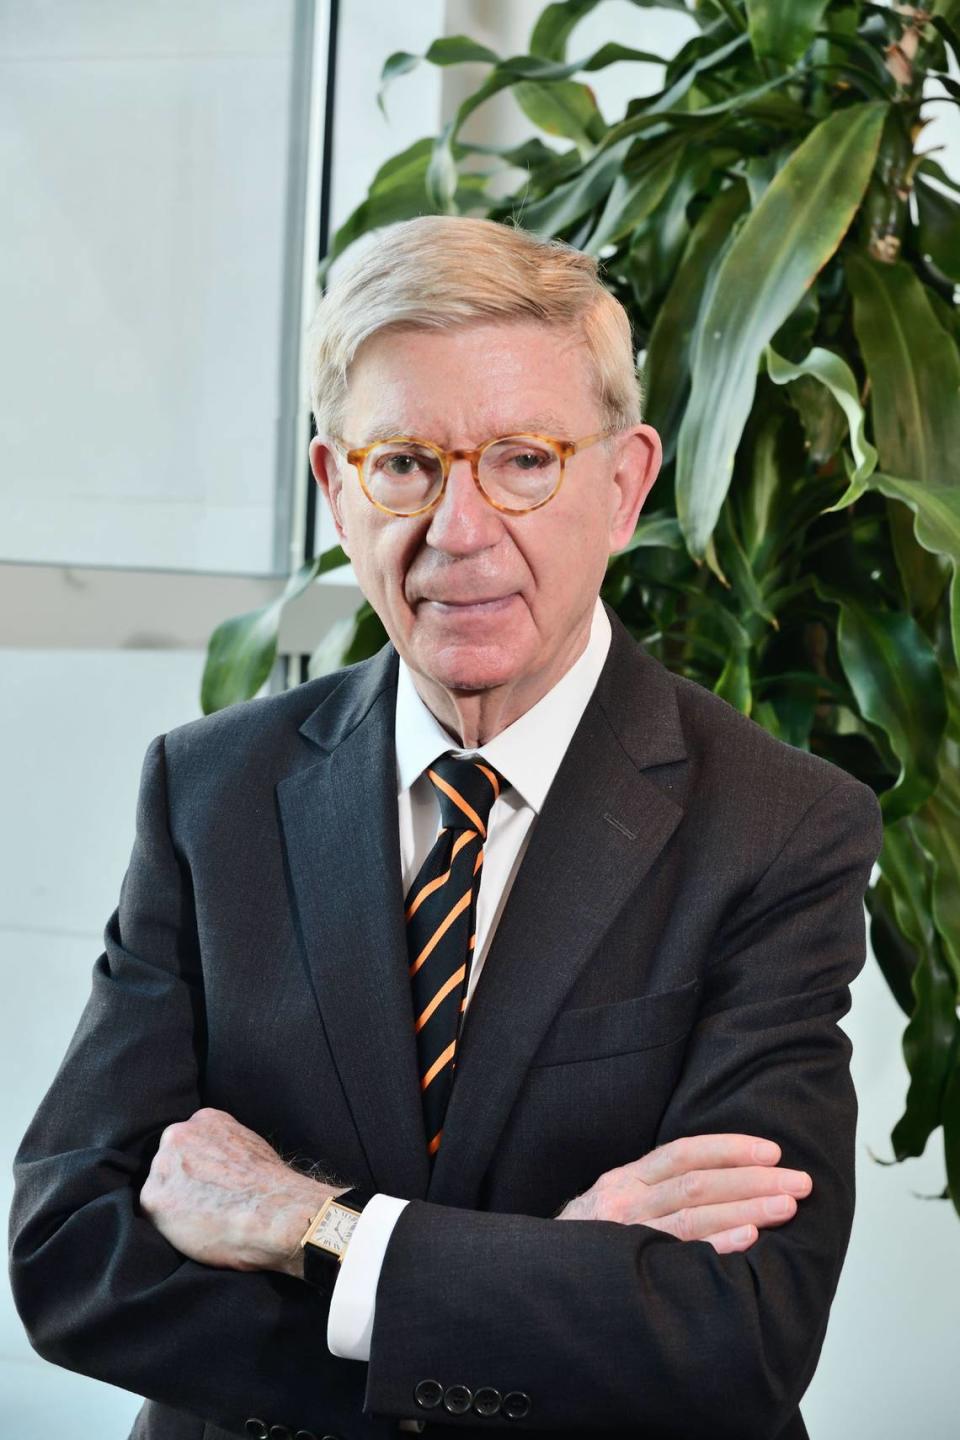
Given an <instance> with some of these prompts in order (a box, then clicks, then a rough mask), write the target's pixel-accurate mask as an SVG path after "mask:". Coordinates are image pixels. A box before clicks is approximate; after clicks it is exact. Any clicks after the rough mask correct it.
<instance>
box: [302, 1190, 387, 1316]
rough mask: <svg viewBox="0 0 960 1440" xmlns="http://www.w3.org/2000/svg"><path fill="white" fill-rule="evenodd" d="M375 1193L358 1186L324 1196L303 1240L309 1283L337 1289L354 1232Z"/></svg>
mask: <svg viewBox="0 0 960 1440" xmlns="http://www.w3.org/2000/svg"><path fill="white" fill-rule="evenodd" d="M374 1194H375V1192H374V1191H373V1190H362V1189H360V1188H359V1187H355V1188H354V1189H352V1190H345V1191H344V1192H343V1194H342V1195H330V1196H328V1198H327V1199H326V1200H324V1202H323V1204H322V1205H321V1206H320V1209H319V1210H318V1211H317V1213H316V1215H314V1217H313V1219H312V1220H311V1221H310V1224H309V1225H308V1226H307V1229H306V1232H305V1234H304V1236H303V1238H302V1240H301V1241H300V1244H301V1246H302V1248H303V1278H304V1280H306V1281H307V1282H308V1283H309V1284H311V1285H316V1286H317V1288H318V1289H321V1290H327V1291H332V1290H333V1287H334V1285H335V1284H336V1281H337V1276H338V1274H339V1273H340V1265H341V1263H342V1261H343V1257H344V1255H346V1253H347V1246H348V1245H349V1244H350V1239H351V1236H352V1235H353V1232H354V1230H355V1229H356V1228H357V1224H358V1222H359V1220H360V1216H361V1215H362V1214H363V1210H364V1207H365V1206H366V1205H367V1204H368V1203H369V1202H370V1201H371V1200H372V1199H373V1196H374Z"/></svg>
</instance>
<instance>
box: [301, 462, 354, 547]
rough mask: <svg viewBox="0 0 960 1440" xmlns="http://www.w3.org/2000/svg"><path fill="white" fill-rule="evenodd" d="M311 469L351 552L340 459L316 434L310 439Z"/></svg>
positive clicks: (339, 533)
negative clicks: (343, 506) (342, 502)
mask: <svg viewBox="0 0 960 1440" xmlns="http://www.w3.org/2000/svg"><path fill="white" fill-rule="evenodd" d="M310 469H311V470H312V471H313V478H314V479H315V480H316V482H317V484H318V485H319V487H320V489H321V490H322V491H323V495H324V498H325V500H326V502H327V504H328V505H329V507H330V514H331V515H332V516H333V523H334V525H335V526H336V529H337V536H338V538H339V540H340V544H341V546H342V547H343V551H344V553H345V554H346V555H349V554H350V549H349V546H348V542H347V529H346V524H345V522H344V517H343V510H342V506H341V501H342V498H343V472H342V471H341V469H340V461H339V457H338V455H337V452H336V450H334V448H333V446H332V445H331V444H330V443H329V442H328V441H327V440H325V439H324V438H323V437H322V436H319V435H318V436H316V437H315V438H314V439H313V440H311V441H310Z"/></svg>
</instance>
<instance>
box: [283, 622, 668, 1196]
mask: <svg viewBox="0 0 960 1440" xmlns="http://www.w3.org/2000/svg"><path fill="white" fill-rule="evenodd" d="M608 614H609V616H610V620H611V625H612V627H613V638H612V641H611V646H610V653H609V655H608V656H607V660H606V664H605V665H604V668H603V671H602V673H601V675H600V679H599V680H598V682H597V687H596V690H595V692H594V694H593V696H592V697H591V699H590V702H589V704H588V705H587V708H586V710H585V711H584V714H583V718H582V719H581V722H580V724H579V726H578V727H577V730H576V733H575V734H574V737H573V740H572V741H571V743H570V747H569V749H568V751H567V753H566V755H565V756H564V759H563V762H562V764H561V766H560V769H559V770H558V772H557V776H556V778H555V780H554V783H553V785H552V786H551V789H550V792H549V794H548V796H547V800H546V802H545V804H544V807H543V810H542V812H541V814H540V816H539V818H538V820H537V823H536V825H535V826H534V829H533V833H532V836H531V840H530V843H529V845H528V847H527V851H526V854H525V856H524V859H523V863H522V865H521V867H520V870H519V872H518V874H517V877H516V880H515V882H514V886H513V889H512V891H511V894H510V899H509V901H508V903H507V905H506V907H505V909H504V911H503V914H502V916H501V918H500V923H499V926H498V928H497V933H496V936H495V937H494V941H493V943H492V945H491V947H490V949H489V951H488V953H487V956H486V960H485V962H484V968H483V974H482V976H481V978H480V982H479V983H478V985H477V988H476V991H475V993H474V996H473V999H472V1000H471V1003H470V1008H469V1010H468V1012H467V1018H466V1022H465V1025H464V1030H463V1036H462V1040H461V1044H460V1047H459V1049H458V1054H457V1078H456V1083H455V1084H454V1086H453V1090H452V1092H451V1099H450V1104H449V1107H448V1110H447V1115H446V1119H445V1122H444V1134H443V1143H442V1145H441V1146H440V1150H439V1152H438V1154H437V1159H436V1163H435V1165H434V1170H433V1174H432V1176H431V1175H430V1171H429V1166H428V1163H427V1151H426V1135H425V1132H424V1123H423V1107H422V1103H421V1098H420V1088H419V1082H418V1078H417V1056H416V1042H415V1037H414V1030H413V1021H414V1017H413V1002H412V995H411V989H410V982H409V977H408V973H407V966H408V961H407V953H406V934H405V926H404V918H403V890H402V877H401V867H400V846H399V823H398V815H397V792H396V750H395V744H394V722H395V711H396V684H397V655H396V651H395V650H394V649H393V647H392V646H389V645H388V646H385V647H384V648H383V650H381V651H380V652H379V654H378V655H376V656H375V657H374V658H373V659H372V660H369V661H366V662H364V663H363V664H361V665H357V666H355V667H354V668H353V669H352V670H351V671H349V672H348V673H347V675H346V676H345V677H344V679H343V681H342V682H341V684H340V685H339V686H338V687H337V688H336V689H335V690H334V691H333V692H331V694H330V695H328V696H327V698H326V699H325V700H324V702H323V703H322V704H321V705H320V706H319V707H318V708H317V709H316V710H315V711H313V713H312V714H311V715H310V716H309V717H308V718H307V720H306V721H305V722H304V723H303V725H302V726H301V727H300V730H301V733H302V734H303V735H304V736H305V737H306V738H307V739H309V740H311V741H312V742H313V743H314V744H316V745H317V746H318V747H319V749H320V750H321V752H322V754H321V756H320V758H319V760H318V761H317V763H316V764H313V765H309V766H307V767H305V768H304V769H302V770H298V771H297V772H295V773H294V774H291V775H288V776H287V777H286V778H285V779H283V780H281V781H280V783H279V784H278V786H277V797H278V804H279V807H280V815H281V822H282V829H283V837H284V843H285V846H286V851H287V860H288V866H289V875H290V881H291V886H292V890H293V894H294V901H295V909H296V912H297V919H298V923H299V927H300V934H301V937H302V946H303V950H304V954H305V956H306V959H307V963H308V967H309V971H310V976H311V980H312V983H313V987H314V993H315V996H316V1001H317V1005H318V1007H319V1010H320V1013H321V1016H322V1019H323V1025H324V1030H325V1033H326V1037H327V1041H328V1044H329V1046H330V1050H331V1052H332V1054H333V1057H334V1060H335V1063H336V1065H337V1068H338V1071H339V1074H340V1078H341V1081H342V1084H343V1088H344V1092H345V1094H346V1096H347V1100H348V1102H349V1104H350V1107H351V1111H352V1114H353V1118H354V1122H355V1124H356V1127H357V1132H358V1134H359V1136H360V1140H361V1143H362V1145H363V1148H364V1152H365V1154H366V1156H367V1160H368V1164H369V1167H370V1177H369V1178H370V1181H371V1183H373V1184H374V1185H375V1186H378V1187H380V1188H383V1189H386V1190H388V1191H390V1192H391V1193H393V1194H397V1195H401V1196H404V1197H406V1198H424V1197H426V1198H429V1199H430V1200H432V1201H435V1202H437V1203H439V1204H445V1205H460V1206H469V1205H471V1204H473V1203H475V1200H476V1195H477V1192H478V1189H479V1186H480V1184H481V1181H482V1179H483V1175H484V1172H485V1171H486V1169H487V1167H488V1166H489V1164H490V1161H491V1159H492V1157H493V1153H494V1150H495V1147H496V1142H497V1139H498V1137H499V1135H500V1132H501V1130H502V1128H503V1126H504V1124H505V1122H506V1119H507V1116H508V1114H509V1111H510V1108H511V1106H512V1104H513V1102H514V1100H515V1098H516V1095H517V1092H518V1090H519V1089H520V1086H521V1085H522V1083H523V1077H524V1074H525V1073H526V1070H527V1068H528V1066H529V1064H530V1061H531V1060H532V1058H533V1056H534V1054H535V1053H536V1050H537V1048H538V1047H539V1045H540V1043H541V1041H542V1039H543V1037H544V1035H545V1034H546V1031H547V1030H548V1028H549V1026H550V1023H551V1021H552V1019H553V1017H554V1016H555V1014H556V1012H557V1010H558V1009H559V1008H560V1006H561V1005H562V1003H563V1000H564V997H565V995H566V994H567V992H568V991H569V989H570V987H571V986H572V985H573V983H574V982H575V980H576V978H577V976H578V975H579V973H580V972H581V970H582V969H583V967H584V965H585V964H586V963H587V962H588V960H589V958H590V956H591V954H593V952H594V951H595V950H596V948H597V946H598V945H599V943H600V941H601V940H602V938H603V935H604V933H605V932H606V930H607V929H608V928H609V926H610V924H611V923H612V921H613V920H614V918H615V916H616V915H617V913H618V911H619V910H620V909H621V908H622V906H623V904H624V903H625V901H626V900H627V898H628V896H629V895H630V894H631V893H632V892H633V891H634V890H635V889H636V887H637V886H638V885H639V884H640V882H641V880H642V878H643V876H644V875H645V874H646V872H647V871H648V870H649V868H650V866H651V865H652V864H653V863H654V861H655V860H656V858H657V856H658V855H659V853H660V851H661V850H662V848H663V846H664V845H665V844H666V843H667V840H668V839H669V837H670V835H671V834H672V833H673V831H674V829H675V828H676V825H677V823H678V821H679V819H680V816H681V814H682V811H681V808H680V806H679V804H678V803H677V801H676V800H675V799H674V798H673V796H672V795H671V794H670V792H669V787H668V785H667V784H666V783H665V782H664V780H663V776H660V777H659V783H658V778H657V775H658V772H657V768H656V767H658V766H661V765H664V766H673V765H675V764H676V762H678V761H681V760H683V759H684V758H685V755H686V751H685V747H684V744H683V736H682V733H681V729H680V722H679V716H678V713H677V706H676V698H675V693H674V688H673V682H672V680H671V677H670V676H669V674H668V673H667V672H666V671H665V670H664V668H663V667H662V666H661V665H659V664H658V663H657V662H656V661H654V660H652V659H650V657H649V656H647V655H645V654H644V652H643V651H642V650H641V649H640V648H639V647H638V646H637V645H636V644H635V643H634V641H633V640H632V638H631V637H630V635H629V634H628V632H627V631H626V630H625V629H624V627H623V625H622V624H621V623H620V621H619V620H618V619H617V617H616V615H615V614H613V612H612V611H609V610H608ZM674 773H675V771H673V770H668V771H664V772H663V775H670V774H674ZM358 1178H359V1177H358Z"/></svg>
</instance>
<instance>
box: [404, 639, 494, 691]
mask: <svg viewBox="0 0 960 1440" xmlns="http://www.w3.org/2000/svg"><path fill="white" fill-rule="evenodd" d="M415 663H416V666H417V669H418V670H420V671H421V672H422V673H423V674H424V675H425V676H426V677H427V678H428V679H429V680H432V681H433V682H434V683H435V684H437V685H442V686H443V687H444V689H445V690H463V691H477V690H493V689H494V688H495V687H496V686H498V685H507V684H509V683H510V681H512V680H515V679H516V678H517V674H518V670H519V666H518V663H517V657H516V656H515V655H514V654H512V653H507V652H505V651H504V650H503V649H501V648H500V647H499V646H494V645H491V646H482V647H480V646H476V645H469V646H467V645H464V646H459V645H445V646H443V647H441V648H439V649H434V648H433V647H432V646H431V647H430V650H429V651H428V652H427V653H425V654H421V655H418V656H417V657H416V660H415Z"/></svg>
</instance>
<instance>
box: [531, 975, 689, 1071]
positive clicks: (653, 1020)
mask: <svg viewBox="0 0 960 1440" xmlns="http://www.w3.org/2000/svg"><path fill="white" fill-rule="evenodd" d="M699 994H700V981H699V980H690V981H688V983H687V984H686V985H681V986H679V987H678V988H677V989H676V990H659V991H654V992H653V993H652V994H650V995H635V996H634V997H633V998H632V999H630V1000H616V1001H614V1002H613V1003H612V1004H610V1005H588V1006H585V1007H582V1008H577V1009H574V1010H563V1011H561V1012H560V1014H559V1015H558V1016H557V1018H556V1020H555V1021H554V1022H553V1025H552V1026H551V1027H550V1030H549V1031H548V1032H547V1034H546V1036H545V1037H544V1040H543V1043H542V1045H541V1046H540V1048H539V1050H538V1051H537V1053H536V1055H535V1056H534V1058H533V1061H532V1064H531V1068H533V1069H541V1068H543V1067H544V1066H547V1065H567V1064H570V1063H572V1062H574V1061H577V1060H601V1059H603V1058H605V1057H606V1056H610V1055H626V1054H630V1053H631V1052H633V1051H635V1050H652V1049H654V1048H655V1047H656V1046H659V1045H670V1044H672V1043H673V1042H675V1041H677V1040H682V1039H683V1038H684V1037H685V1036H686V1035H687V1033H688V1031H689V1030H690V1027H691V1026H692V1024H693V1020H694V1017H695V1015H696V1011H697V1001H698V999H699Z"/></svg>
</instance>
